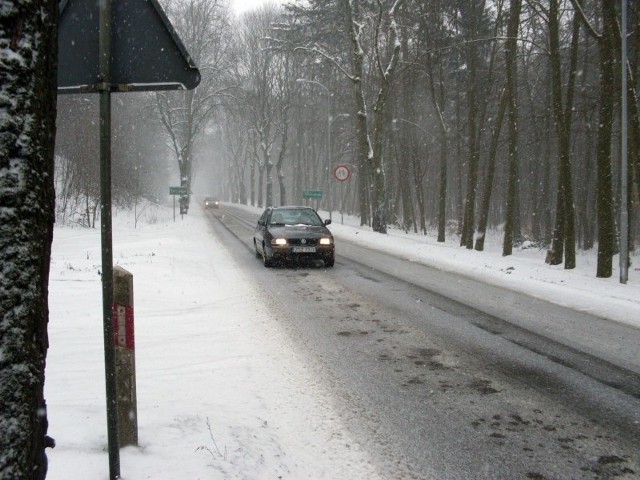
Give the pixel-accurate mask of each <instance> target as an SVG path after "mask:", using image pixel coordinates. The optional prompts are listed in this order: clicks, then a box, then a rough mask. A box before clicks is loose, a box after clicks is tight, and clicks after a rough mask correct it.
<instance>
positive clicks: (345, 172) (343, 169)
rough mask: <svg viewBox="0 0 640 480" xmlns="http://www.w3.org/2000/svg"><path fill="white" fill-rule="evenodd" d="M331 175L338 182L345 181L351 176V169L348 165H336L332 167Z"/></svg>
mask: <svg viewBox="0 0 640 480" xmlns="http://www.w3.org/2000/svg"><path fill="white" fill-rule="evenodd" d="M333 176H334V177H336V180H338V181H339V182H346V181H347V180H349V179H350V178H351V170H349V166H348V165H344V164H341V165H336V168H334V169H333Z"/></svg>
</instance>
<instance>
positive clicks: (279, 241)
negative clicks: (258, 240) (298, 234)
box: [271, 238, 287, 247]
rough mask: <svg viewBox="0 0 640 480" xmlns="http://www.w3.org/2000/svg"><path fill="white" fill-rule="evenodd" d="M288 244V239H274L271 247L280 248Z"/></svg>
mask: <svg viewBox="0 0 640 480" xmlns="http://www.w3.org/2000/svg"><path fill="white" fill-rule="evenodd" d="M286 244H287V239H286V238H274V239H273V240H271V245H278V246H280V247H282V246H284V245H286Z"/></svg>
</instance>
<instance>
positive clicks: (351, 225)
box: [45, 202, 640, 480]
mask: <svg viewBox="0 0 640 480" xmlns="http://www.w3.org/2000/svg"><path fill="white" fill-rule="evenodd" d="M194 203H195V202H194ZM222 208H224V206H223V207H222ZM246 208H248V209H251V208H250V207H246ZM251 210H253V211H255V212H259V210H257V209H251ZM146 213H147V214H146V218H142V219H141V220H140V221H139V222H138V224H137V227H136V228H134V219H133V215H132V214H131V213H129V212H121V211H118V212H114V217H113V221H114V229H113V246H114V248H113V252H114V253H113V255H114V265H120V266H122V267H123V268H125V269H126V270H129V271H130V272H131V273H132V274H133V276H134V297H135V342H136V350H135V355H136V377H137V405H138V430H139V443H140V445H139V446H138V447H127V448H125V449H123V450H121V453H120V457H121V473H122V478H123V479H124V480H141V479H154V480H164V479H167V480H168V479H172V480H173V479H176V478H179V479H189V480H197V479H225V480H229V479H247V480H249V479H250V480H254V479H255V480H259V479H269V480H272V479H278V478H282V479H293V480H297V479H332V480H340V479H345V480H346V479H374V480H375V479H380V478H381V476H380V475H379V473H378V472H377V471H376V469H375V467H374V466H373V462H372V459H371V458H370V457H369V456H368V454H367V452H365V451H363V449H362V448H360V446H359V445H358V443H357V442H355V441H354V439H353V438H351V437H350V434H349V432H348V431H347V430H346V428H345V427H344V425H343V424H342V423H341V420H340V418H339V416H338V414H337V413H336V411H337V410H336V409H334V407H333V406H332V405H333V402H334V400H333V399H332V398H331V397H330V395H329V393H328V391H327V390H325V389H324V387H323V386H322V385H321V384H319V383H317V381H316V379H315V378H314V374H313V372H312V370H311V369H310V368H309V367H308V366H307V365H305V362H306V361H307V360H305V359H304V358H303V357H302V356H301V355H299V354H298V353H296V350H295V347H294V346H293V345H292V343H291V339H290V338H288V336H287V333H286V332H285V331H284V330H283V328H282V327H281V326H280V325H279V323H278V321H277V319H275V318H273V317H272V316H271V315H270V312H269V309H268V307H267V306H266V305H265V303H264V301H263V299H262V298H261V297H260V293H259V292H257V291H256V290H255V289H254V288H253V287H252V286H251V282H250V278H248V276H247V274H246V273H245V272H243V271H241V270H240V269H239V268H238V267H237V266H236V265H235V263H234V261H233V260H232V258H231V256H230V255H229V253H228V252H227V251H226V249H225V247H224V245H222V244H220V242H219V241H218V240H217V239H216V238H215V236H214V234H213V233H212V230H211V229H210V227H209V226H208V224H207V222H209V221H210V220H209V218H208V217H207V216H205V214H204V212H203V211H202V210H201V209H200V208H199V206H198V205H193V206H192V208H191V209H190V212H189V214H188V215H186V216H184V218H183V219H180V217H178V219H177V221H175V222H174V221H173V218H172V211H171V209H164V208H156V207H148V211H147V212H146ZM322 213H323V216H324V217H325V218H326V217H327V215H326V212H322ZM143 217H144V216H143ZM333 222H334V223H333V224H332V225H331V227H330V228H331V230H332V232H333V233H334V235H335V236H336V239H337V251H338V254H339V250H340V244H339V242H340V239H348V240H349V241H357V242H360V243H363V244H366V245H369V246H370V247H372V248H378V249H383V250H385V251H388V252H392V253H394V254H396V255H399V256H403V257H405V258H408V259H410V260H411V261H416V262H424V263H428V264H431V265H434V266H436V267H438V268H442V269H445V270H451V271H459V272H464V274H466V275H468V276H472V277H474V278H477V279H478V280H479V281H482V282H489V283H493V284H497V285H504V286H505V287H507V288H512V289H516V290H520V291H523V292H526V293H528V294H530V295H532V296H536V297H540V298H548V299H549V300H551V301H554V302H556V303H559V304H562V305H565V306H568V307H570V308H576V309H580V310H585V311H589V312H592V313H594V314H596V315H599V316H602V317H604V318H609V319H611V320H613V321H618V322H623V323H627V324H630V325H634V326H637V327H640V271H639V270H638V264H639V263H640V261H639V260H640V258H638V256H634V257H633V265H632V267H631V269H630V272H629V283H628V284H627V285H622V284H620V283H619V281H618V279H617V275H618V273H617V266H616V272H615V273H614V277H613V278H610V279H597V278H595V252H585V253H582V252H581V253H579V255H578V258H577V263H578V268H576V269H575V270H572V271H566V270H564V269H563V267H562V266H561V265H560V266H554V267H551V266H549V265H545V264H544V253H545V252H542V251H540V250H539V249H535V248H529V249H518V250H514V255H512V256H510V257H502V256H501V254H500V245H501V239H500V238H498V237H497V236H496V237H495V238H493V239H491V238H488V239H487V244H486V249H487V251H485V252H482V253H479V252H475V251H469V250H466V249H464V248H461V247H459V246H458V244H457V239H455V238H452V239H451V240H450V241H448V242H447V243H445V244H439V243H437V242H436V241H435V239H434V238H433V235H430V236H426V237H425V236H422V235H411V234H405V233H404V232H397V231H390V233H389V234H388V235H386V236H385V235H380V234H376V233H373V232H371V231H370V230H368V229H362V228H359V227H358V226H357V220H356V219H352V218H346V217H345V220H344V222H345V223H344V224H342V222H341V216H340V215H339V214H338V215H336V212H334V214H333ZM100 252H101V247H100V230H99V228H96V229H83V228H70V227H56V229H55V235H54V244H53V252H52V263H51V275H50V323H49V340H50V348H49V353H48V357H47V369H46V383H45V398H46V400H47V404H48V416H49V435H51V436H52V437H54V438H55V440H56V444H57V445H56V447H55V449H53V450H48V457H49V474H48V477H47V478H49V479H53V480H76V479H78V480H80V479H82V480H86V479H106V478H108V476H109V475H108V458H107V427H106V407H105V404H106V400H105V382H104V349H103V336H102V297H101V283H100V274H99V271H100V269H101V253H100ZM256 261H257V260H256ZM616 261H617V260H616ZM336 268H340V266H339V265H337V266H336Z"/></svg>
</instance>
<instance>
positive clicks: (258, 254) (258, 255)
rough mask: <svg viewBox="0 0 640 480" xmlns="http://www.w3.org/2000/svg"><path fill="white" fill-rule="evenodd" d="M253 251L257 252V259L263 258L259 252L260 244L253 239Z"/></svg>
mask: <svg viewBox="0 0 640 480" xmlns="http://www.w3.org/2000/svg"><path fill="white" fill-rule="evenodd" d="M253 249H254V250H255V251H256V258H262V254H261V253H260V252H259V251H258V244H257V243H256V239H255V238H254V239H253Z"/></svg>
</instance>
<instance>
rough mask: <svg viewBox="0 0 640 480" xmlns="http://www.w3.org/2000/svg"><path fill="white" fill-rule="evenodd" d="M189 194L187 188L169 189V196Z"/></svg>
mask: <svg viewBox="0 0 640 480" xmlns="http://www.w3.org/2000/svg"><path fill="white" fill-rule="evenodd" d="M188 193H189V192H188V190H187V187H169V195H180V196H184V195H187V194H188Z"/></svg>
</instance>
